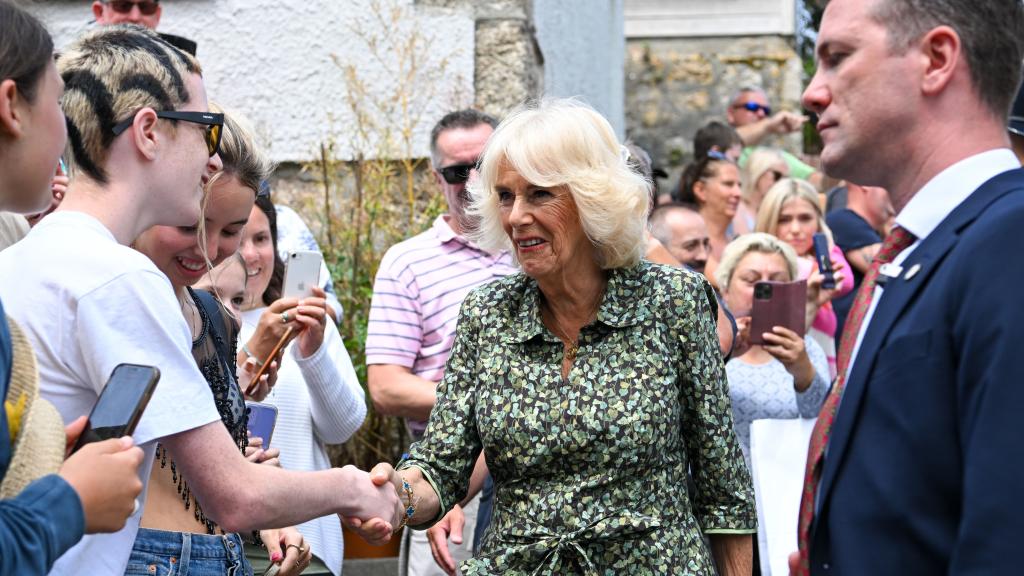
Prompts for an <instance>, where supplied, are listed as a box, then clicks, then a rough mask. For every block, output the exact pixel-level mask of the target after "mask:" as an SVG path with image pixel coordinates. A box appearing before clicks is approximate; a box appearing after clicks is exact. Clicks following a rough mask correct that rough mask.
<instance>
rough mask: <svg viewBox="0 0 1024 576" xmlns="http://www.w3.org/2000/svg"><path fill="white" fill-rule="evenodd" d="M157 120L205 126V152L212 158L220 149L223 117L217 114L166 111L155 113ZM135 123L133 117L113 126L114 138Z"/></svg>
mask: <svg viewBox="0 0 1024 576" xmlns="http://www.w3.org/2000/svg"><path fill="white" fill-rule="evenodd" d="M156 117H157V118H163V119H165V120H181V121H182V122H191V123H193V124H202V125H204V126H206V130H203V138H205V139H206V151H207V152H209V153H210V157H211V158H212V157H213V155H214V154H216V153H217V150H219V149H220V136H221V131H222V130H223V129H224V115H223V114H220V113H217V112H181V111H178V110H166V111H161V112H157V113H156ZM134 121H135V115H134V114H132V117H131V118H128V119H126V120H124V121H123V122H121V123H119V124H118V125H117V126H114V136H120V135H121V133H122V132H124V131H125V130H127V129H128V127H129V126H131V125H132V122H134Z"/></svg>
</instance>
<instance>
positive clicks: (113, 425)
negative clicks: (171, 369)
mask: <svg viewBox="0 0 1024 576" xmlns="http://www.w3.org/2000/svg"><path fill="white" fill-rule="evenodd" d="M159 380H160V370H159V369H157V368H156V367H155V366H142V365H139V364H118V365H117V366H115V367H114V370H113V372H111V373H110V379H108V380H107V384H106V386H104V387H103V392H101V393H100V397H99V399H98V400H97V401H96V405H95V406H93V407H92V412H91V413H90V414H89V421H88V422H87V423H86V425H85V430H84V431H83V432H82V435H81V436H79V437H78V443H77V444H75V450H74V451H77V450H78V449H79V448H81V447H82V446H85V445H86V444H89V443H91V442H99V441H101V440H107V439H109V438H120V437H121V436H130V435H131V434H132V432H135V426H136V425H138V423H139V419H140V418H142V412H143V410H145V409H146V405H147V404H149V399H150V398H151V397H152V396H153V390H155V389H156V383H157V382H158V381H159Z"/></svg>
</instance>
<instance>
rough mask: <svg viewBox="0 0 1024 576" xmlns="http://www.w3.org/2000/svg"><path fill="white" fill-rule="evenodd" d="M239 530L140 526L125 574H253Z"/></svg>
mask: <svg viewBox="0 0 1024 576" xmlns="http://www.w3.org/2000/svg"><path fill="white" fill-rule="evenodd" d="M242 550H243V549H242V539H241V538H240V537H239V536H238V534H228V535H226V536H209V535H206V534H190V533H188V532H167V531H164V530H151V529H149V528H140V529H139V534H138V536H136V537H135V545H134V546H133V547H132V555H131V557H129V559H128V568H127V569H126V570H125V576H253V573H252V568H251V567H250V566H249V562H248V561H247V560H246V559H245V554H244V553H243V551H242Z"/></svg>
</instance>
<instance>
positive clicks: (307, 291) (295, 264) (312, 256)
mask: <svg viewBox="0 0 1024 576" xmlns="http://www.w3.org/2000/svg"><path fill="white" fill-rule="evenodd" d="M323 260H324V257H323V255H321V254H320V253H319V252H316V251H314V250H299V251H296V252H289V253H288V258H287V259H286V260H285V263H284V266H285V268H284V290H283V292H282V294H281V295H282V297H284V298H307V297H309V296H312V295H313V286H319V285H320V266H321V264H323Z"/></svg>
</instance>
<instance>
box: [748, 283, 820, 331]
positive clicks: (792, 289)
mask: <svg viewBox="0 0 1024 576" xmlns="http://www.w3.org/2000/svg"><path fill="white" fill-rule="evenodd" d="M806 306H807V281H806V280H797V281H796V282H758V283H757V284H755V285H754V305H753V308H752V311H751V314H750V343H751V344H764V339H762V338H761V334H763V333H765V332H771V331H772V328H773V327H775V326H784V327H786V328H789V329H790V330H792V331H793V332H796V333H797V334H798V335H800V336H803V335H804V334H805V333H806V332H807V318H806Z"/></svg>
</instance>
